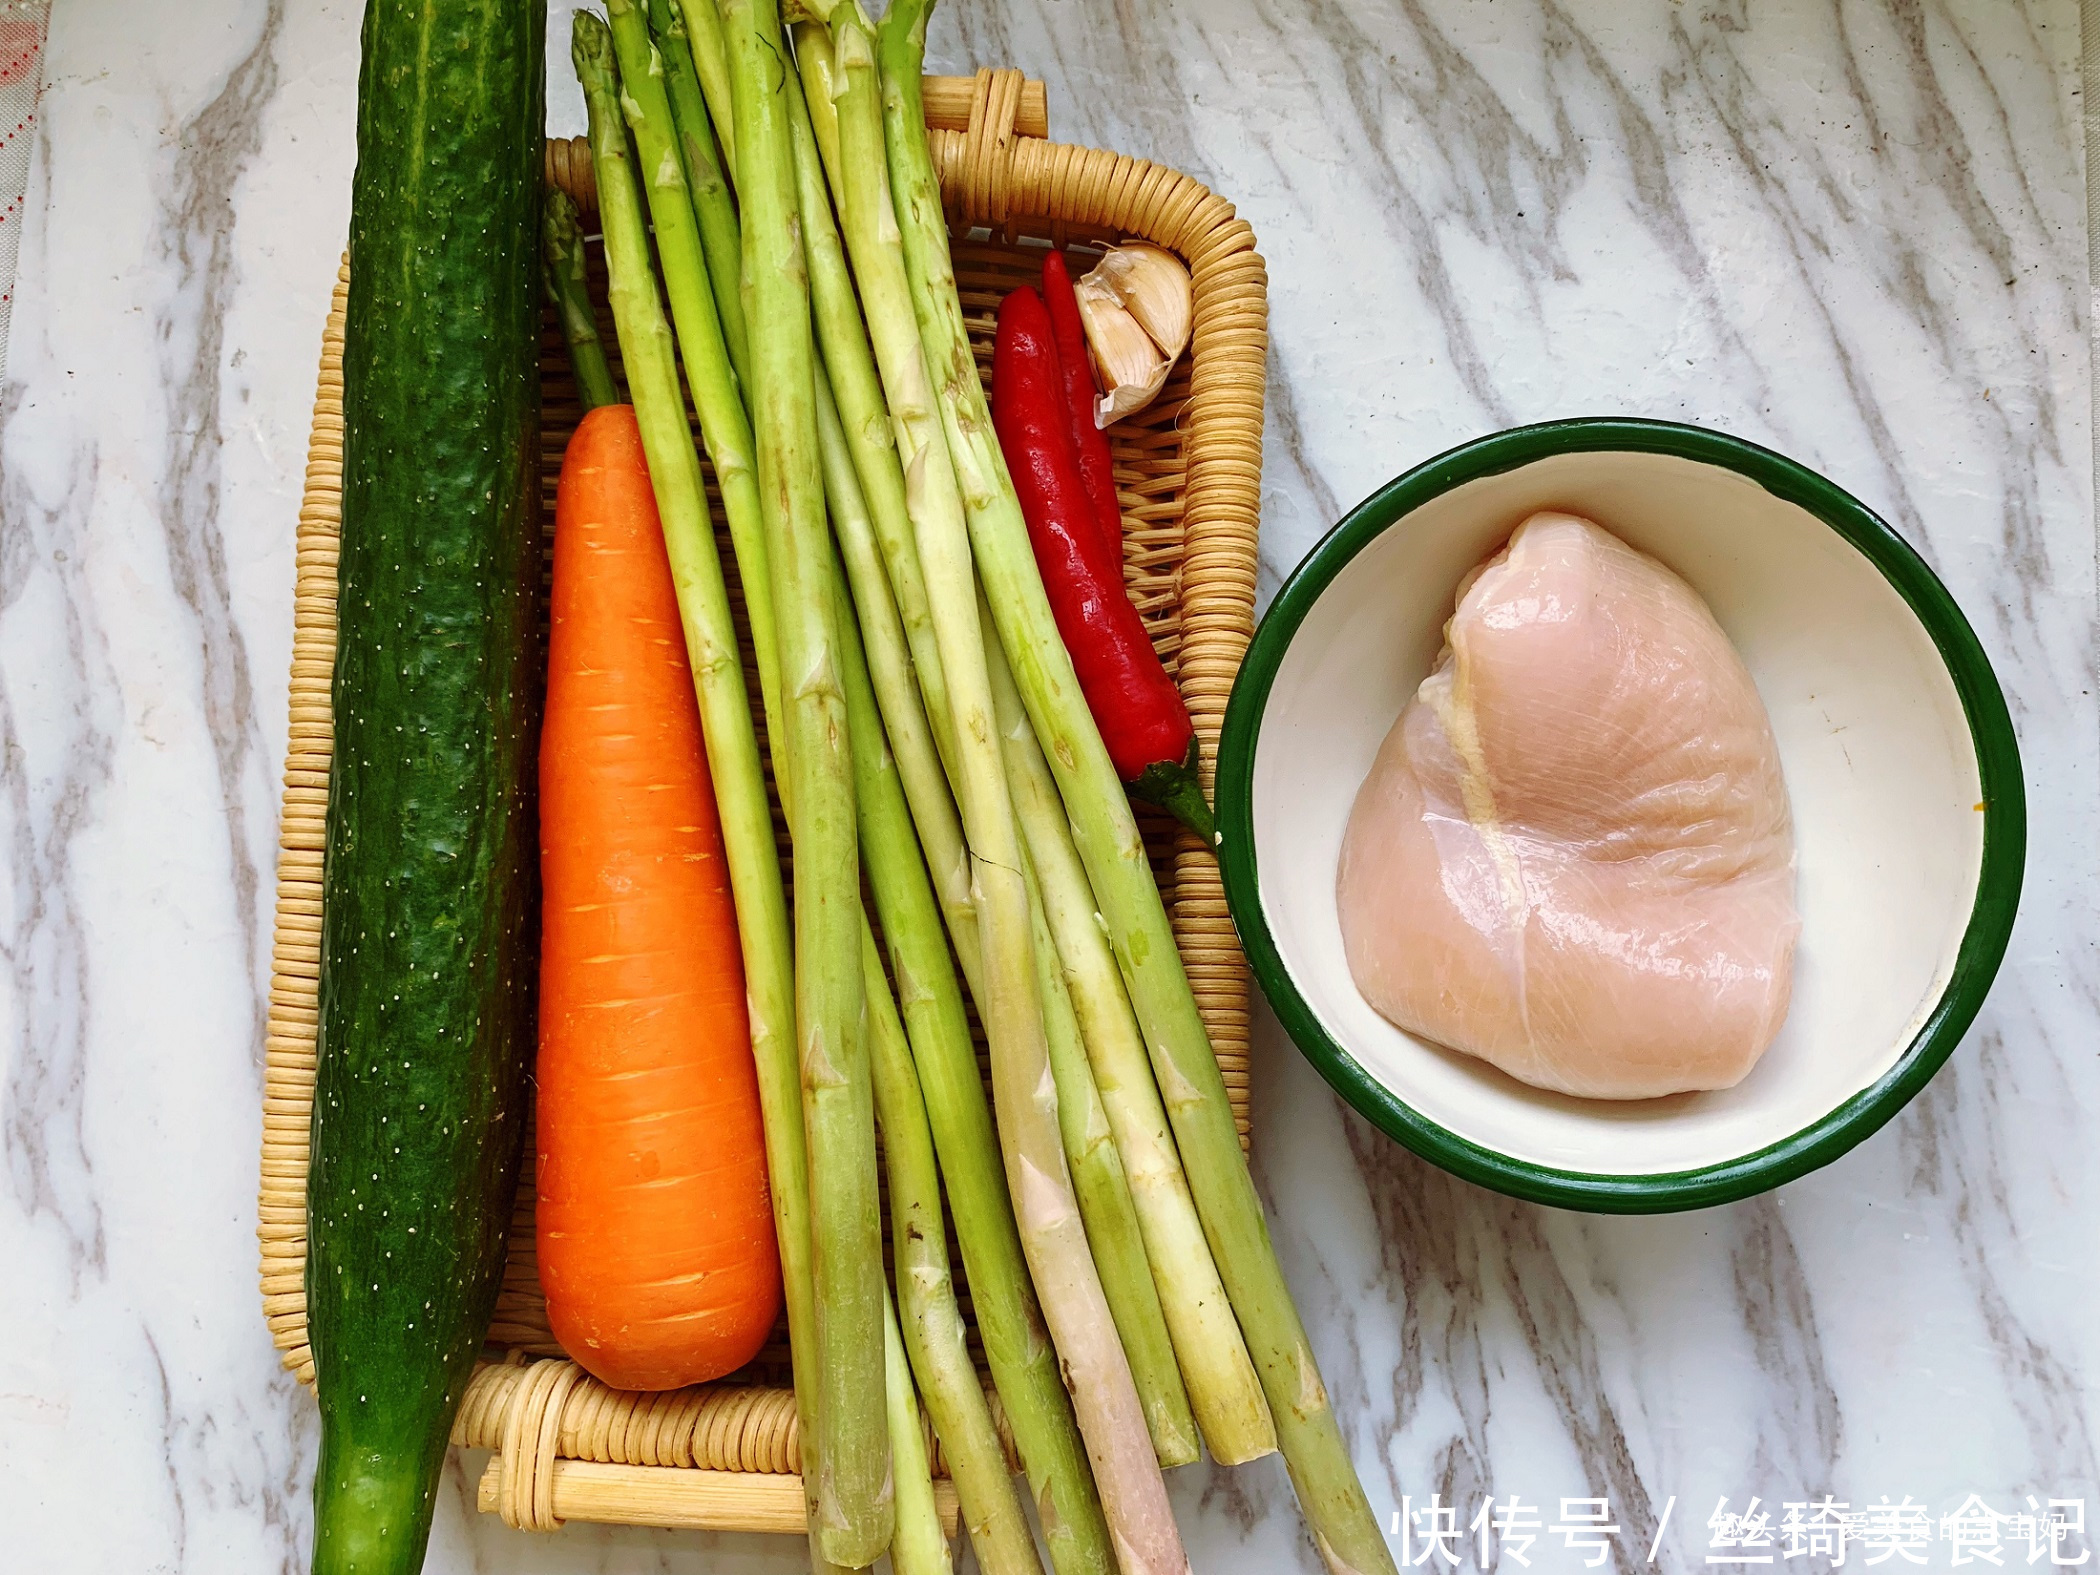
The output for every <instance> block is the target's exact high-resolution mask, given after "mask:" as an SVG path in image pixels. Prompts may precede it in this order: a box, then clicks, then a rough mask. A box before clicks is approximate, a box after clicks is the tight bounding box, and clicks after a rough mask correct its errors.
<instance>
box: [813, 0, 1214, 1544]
mask: <svg viewBox="0 0 2100 1575" xmlns="http://www.w3.org/2000/svg"><path fill="white" fill-rule="evenodd" d="M833 42H834V46H835V47H836V48H837V50H838V57H839V58H838V65H839V68H840V72H841V81H842V83H843V85H844V87H845V92H844V94H843V96H842V97H841V99H840V100H839V105H838V109H839V139H840V156H841V160H842V163H843V166H844V171H845V180H844V181H843V185H844V187H845V195H846V214H845V221H846V237H847V242H848V246H849V249H850V251H851V254H852V259H853V268H854V274H855V277H856V278H857V279H858V281H859V284H860V293H861V301H862V303H863V305H864V307H865V309H866V311H867V314H868V326H869V329H870V332H871V337H872V338H873V340H874V347H875V356H876V361H877V364H878V365H879V367H880V368H881V374H882V382H883V387H884V390H885V392H886V393H887V395H888V397H889V405H890V413H891V417H892V420H893V422H894V424H895V427H896V431H897V437H898V444H899V449H900V456H901V458H902V459H903V462H904V467H905V474H906V475H907V477H909V478H910V481H911V487H912V490H911V492H910V493H909V494H908V498H909V501H910V503H911V505H912V509H911V521H912V525H913V528H914V534H915V536H916V539H917V544H918V550H919V560H920V565H921V567H922V569H923V571H924V573H925V577H926V586H927V590H928V599H929V601H930V603H931V605H932V609H933V623H934V634H935V638H936V642H937V644H938V646H939V649H940V659H941V671H942V674H943V676H944V677H945V679H946V681H947V686H948V700H949V708H950V713H951V719H952V726H953V730H954V733H953V736H954V738H955V742H956V753H957V757H958V762H957V763H958V767H959V770H958V776H959V777H960V781H961V788H962V791H961V794H960V799H961V809H962V818H963V824H964V826H965V827H966V829H967V831H968V836H969V847H970V854H971V871H972V879H973V882H974V884H975V888H976V891H977V895H978V901H977V911H978V926H979V931H980V934H981V937H982V943H983V950H984V963H983V967H984V975H985V984H986V989H985V998H984V1000H983V1001H982V1002H981V1003H980V1004H981V1006H983V1007H985V1008H987V1009H986V1010H984V1011H983V1012H982V1013H981V1015H982V1016H983V1018H984V1021H985V1028H986V1033H987V1037H988V1038H989V1040H990V1041H991V1051H992V1089H993V1099H994V1103H995V1105H996V1107H997V1109H998V1113H999V1128H1000V1137H1001V1141H1002V1144H1003V1146H1004V1149H1005V1153H1006V1168H1007V1185H1008V1190H1009V1191H1010V1192H1011V1194H1012V1196H1013V1201H1014V1212H1015V1215H1016V1218H1017V1220H1018V1222H1019V1225H1020V1229H1021V1242H1022V1246H1023V1248H1024V1250H1025V1251H1026V1252H1027V1255H1028V1262H1029V1266H1030V1268H1031V1269H1032V1270H1033V1271H1034V1276H1035V1283H1036V1290H1037V1292H1038V1294H1039V1295H1040V1296H1041V1297H1042V1301H1043V1313H1044V1316H1045V1318H1046V1319H1047V1320H1048V1322H1049V1325H1050V1332H1051V1335H1052V1338H1053V1339H1055V1341H1056V1343H1057V1349H1058V1354H1059V1356H1060V1357H1061V1358H1062V1359H1063V1362H1064V1365H1065V1371H1066V1375H1067V1379H1068V1382H1069V1384H1070V1386H1071V1389H1072V1397H1073V1402H1074V1405H1075V1407H1076V1409H1077V1412H1078V1416H1079V1425H1080V1432H1081V1434H1082V1436H1083V1437H1084V1438H1085V1439H1086V1443H1087V1449H1088V1452H1089V1454H1090V1455H1091V1456H1092V1459H1093V1463H1094V1480H1095V1483H1096V1486H1097V1487H1098V1488H1099V1490H1100V1497H1101V1505H1102V1509H1103V1512H1104V1514H1105V1516H1106V1519H1107V1522H1108V1524H1109V1526H1110V1528H1111V1529H1112V1531H1113V1533H1114V1537H1115V1544H1116V1551H1117V1556H1118V1558H1119V1560H1120V1562H1121V1564H1122V1566H1123V1569H1124V1571H1125V1575H1181V1572H1183V1571H1186V1570H1187V1568H1188V1558H1187V1555H1186V1554H1185V1553H1184V1552H1183V1551H1182V1547H1181V1537H1180V1533H1179V1532H1178V1531H1177V1529H1176V1528H1175V1525H1174V1516H1173V1511H1172V1509H1171V1508H1170V1507H1169V1506H1168V1503H1167V1496H1166V1484H1165V1482H1164V1481H1163V1480H1162V1479H1161V1476H1160V1471H1159V1462H1158V1460H1157V1458H1156V1457H1155V1456H1154V1454H1153V1451H1152V1442H1151V1438H1150V1435H1149V1434H1148V1432H1147V1430H1146V1427H1145V1417H1144V1412H1143V1409H1142V1407H1141V1406H1140V1404H1139V1401H1138V1395H1137V1389H1136V1386H1135V1385H1134V1384H1133V1383H1132V1381H1131V1374H1130V1365H1129V1362H1128V1361H1127V1360H1126V1359H1125V1357H1124V1354H1123V1349H1122V1346H1121V1345H1120V1344H1119V1343H1118V1341H1117V1338H1116V1329H1115V1323H1114V1320H1113V1319H1112V1317H1111V1316H1110V1313H1109V1309H1108V1303H1107V1299H1106V1297H1105V1296H1104V1295H1103V1294H1102V1289H1101V1281H1100V1277H1099V1275H1098V1273H1097V1272H1096V1270H1095V1267H1094V1261H1093V1258H1092V1256H1091V1255H1090V1254H1089V1252H1088V1250H1087V1244H1086V1234H1085V1227H1084V1225H1083V1224H1082V1222H1081V1219H1080V1215H1079V1208H1078V1203H1077V1200H1076V1199H1075V1198H1074V1196H1073V1192H1072V1180H1071V1174H1070V1171H1069V1169H1068V1167H1067V1165H1066V1161H1065V1153H1064V1146H1063V1140H1062V1136H1061V1134H1060V1132H1059V1130H1058V1123H1057V1091H1056V1084H1055V1082H1054V1080H1053V1078H1052V1076H1051V1070H1050V1059H1049V1046H1048V1044H1047V1043H1046V1041H1045V1038H1044V1030H1043V1021H1042V1004H1041V994H1040V990H1039V988H1038V983H1037V979H1036V974H1035V944H1034V936H1033V934H1032V932H1031V929H1030V925H1029V913H1028V892H1027V887H1026V884H1025V882H1024V880H1023V878H1022V876H1021V849H1020V839H1019V835H1018V833H1017V831H1016V829H1015V825H1014V818H1013V804H1012V801H1011V799H1010V797H1009V794H1008V791H1007V784H1006V768H1005V764H1004V762H1003V761H1002V760H1001V759H1000V756H999V746H998V741H997V739H996V737H995V736H994V734H993V725H992V705H991V684H990V679H989V677H988V676H987V674H986V670H985V655H984V631H983V629H982V628H981V626H980V625H979V622H978V616H977V597H976V588H975V586H976V582H975V579H974V577H973V571H972V568H971V563H970V543H969V535H968V526H967V522H966V520H965V518H964V514H963V509H962V499H961V498H960V496H959V495H958V493H957V487H956V475H955V472H954V470H953V468H952V464H951V461H950V457H949V449H948V440H947V438H946V436H945V434H944V433H943V431H942V425H941V416H940V413H939V411H938V409H937V408H936V406H935V402H934V397H933V389H932V380H931V378H930V377H929V375H928V367H927V363H926V360H925V358H924V355H923V351H922V349H921V345H920V341H919V334H918V330H917V326H916V322H915V318H914V315H913V310H912V303H911V296H910V285H909V283H908V280H907V278H906V276H905V271H904V258H903V255H902V253H901V251H900V249H899V247H898V245H897V241H896V235H897V229H896V220H897V215H896V213H895V212H894V210H893V209H891V207H890V200H889V192H888V181H887V179H886V178H885V173H884V171H885V158H884V153H883V149H882V125H881V106H880V105H879V104H878V102H877V92H876V86H875V81H874V69H873V67H874V59H873V53H872V49H871V42H870V39H869V35H868V33H867V30H866V26H865V24H864V22H862V20H861V19H860V18H859V17H858V16H857V15H856V14H855V8H854V6H853V5H852V4H851V3H850V0H848V3H846V4H842V5H840V7H839V8H838V10H837V11H836V12H835V13H834V16H833ZM915 85H916V84H915ZM885 232H887V233H886V234H885Z"/></svg>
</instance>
